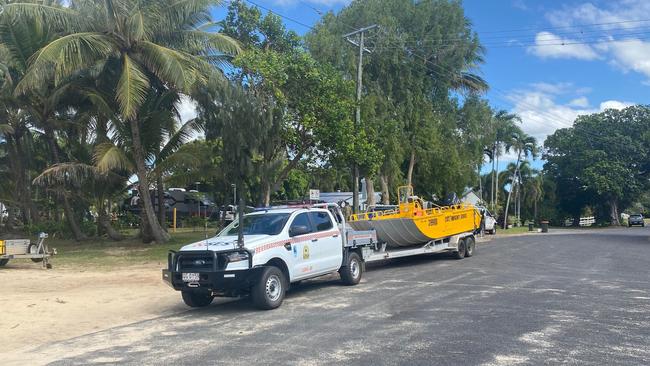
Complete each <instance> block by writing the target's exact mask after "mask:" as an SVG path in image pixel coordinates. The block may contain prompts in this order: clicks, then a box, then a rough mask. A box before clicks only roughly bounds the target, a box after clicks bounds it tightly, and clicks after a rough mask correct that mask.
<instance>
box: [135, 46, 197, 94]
mask: <svg viewBox="0 0 650 366" xmlns="http://www.w3.org/2000/svg"><path fill="white" fill-rule="evenodd" d="M139 44H140V51H141V53H142V62H143V64H145V65H146V66H147V68H148V69H149V70H151V72H153V73H154V74H155V75H156V76H158V77H159V78H160V79H161V80H163V81H165V82H168V83H170V84H172V85H173V86H174V87H176V88H178V89H180V90H182V91H187V89H188V88H189V86H190V85H192V84H193V83H194V80H195V79H196V73H197V70H196V67H195V66H194V65H193V63H194V62H193V60H192V58H190V57H187V56H186V55H185V54H183V53H182V52H179V51H176V50H173V49H171V48H167V47H163V46H161V45H158V44H155V43H153V42H148V41H143V42H139Z"/></svg>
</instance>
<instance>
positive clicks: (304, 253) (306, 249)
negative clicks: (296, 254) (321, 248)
mask: <svg viewBox="0 0 650 366" xmlns="http://www.w3.org/2000/svg"><path fill="white" fill-rule="evenodd" d="M302 259H309V245H305V246H304V247H302Z"/></svg>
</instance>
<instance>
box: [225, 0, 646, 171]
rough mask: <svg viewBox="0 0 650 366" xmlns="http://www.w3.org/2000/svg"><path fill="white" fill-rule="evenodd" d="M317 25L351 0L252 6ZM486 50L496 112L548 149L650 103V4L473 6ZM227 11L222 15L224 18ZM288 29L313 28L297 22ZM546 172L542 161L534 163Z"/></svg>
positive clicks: (512, 2) (517, 0)
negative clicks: (561, 136)
mask: <svg viewBox="0 0 650 366" xmlns="http://www.w3.org/2000/svg"><path fill="white" fill-rule="evenodd" d="M252 1H253V2H255V3H257V4H259V5H261V6H263V7H268V8H270V9H272V10H274V11H275V12H277V13H279V14H282V15H285V16H287V17H290V18H293V19H295V20H298V21H299V22H302V23H306V24H308V25H312V24H314V23H315V22H317V20H318V19H319V17H320V15H319V14H318V12H325V11H328V10H333V11H338V10H340V9H341V8H342V7H343V6H345V5H346V4H347V3H349V0H252ZM463 5H464V8H465V12H466V16H467V17H468V18H469V19H470V20H471V21H472V23H473V25H474V29H475V30H476V31H477V32H478V34H479V38H480V39H481V40H482V42H483V43H484V45H485V46H486V49H487V53H486V63H485V64H484V65H483V66H482V67H481V73H482V74H483V77H484V78H486V80H487V81H488V83H489V84H490V86H491V90H490V91H489V92H488V94H487V96H486V97H487V99H489V100H490V103H491V104H492V105H493V106H494V107H495V108H500V109H507V110H510V111H513V112H517V113H518V114H519V115H520V116H521V117H522V118H523V120H524V122H523V124H522V127H523V129H524V130H525V131H526V132H528V133H529V134H532V135H533V136H535V137H537V138H538V140H539V141H540V143H541V142H543V140H544V138H545V137H546V136H547V135H548V134H551V133H553V131H555V130H556V129H557V128H562V127H568V126H571V124H572V122H573V120H574V119H575V117H576V116H577V115H580V114H588V113H594V112H599V111H601V110H604V109H605V108H622V107H625V106H627V105H630V104H639V103H640V104H648V103H649V101H648V96H647V95H648V91H650V1H648V0H620V1H602V0H601V1H598V0H592V1H579V0H577V1H539V0H537V1H534V0H490V1H486V0H466V1H464V2H463ZM223 14H224V11H223V10H222V9H220V10H219V11H218V12H217V14H216V16H217V18H222V17H223ZM284 21H285V24H286V26H287V27H288V28H290V29H293V30H295V31H297V32H298V33H299V34H304V33H305V32H306V31H308V29H307V28H306V27H304V26H302V25H299V24H297V23H295V22H292V21H290V20H286V19H285V20H284ZM534 166H536V167H541V162H536V163H535V164H534Z"/></svg>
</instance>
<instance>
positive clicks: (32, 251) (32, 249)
mask: <svg viewBox="0 0 650 366" xmlns="http://www.w3.org/2000/svg"><path fill="white" fill-rule="evenodd" d="M27 254H43V252H40V253H39V252H38V245H36V244H34V243H30V244H29V246H28V247H27ZM31 260H32V262H34V263H40V262H42V261H43V258H31Z"/></svg>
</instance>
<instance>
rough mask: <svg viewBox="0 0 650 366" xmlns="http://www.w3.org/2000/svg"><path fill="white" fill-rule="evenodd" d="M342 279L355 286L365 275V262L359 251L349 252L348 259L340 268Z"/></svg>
mask: <svg viewBox="0 0 650 366" xmlns="http://www.w3.org/2000/svg"><path fill="white" fill-rule="evenodd" d="M339 273H340V274H341V280H342V281H343V283H344V284H345V285H347V286H354V285H356V284H358V283H359V281H361V276H362V275H363V263H362V262H361V258H360V257H359V254H357V253H350V254H348V260H347V262H346V263H345V265H344V266H343V267H341V269H340V270H339Z"/></svg>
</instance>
